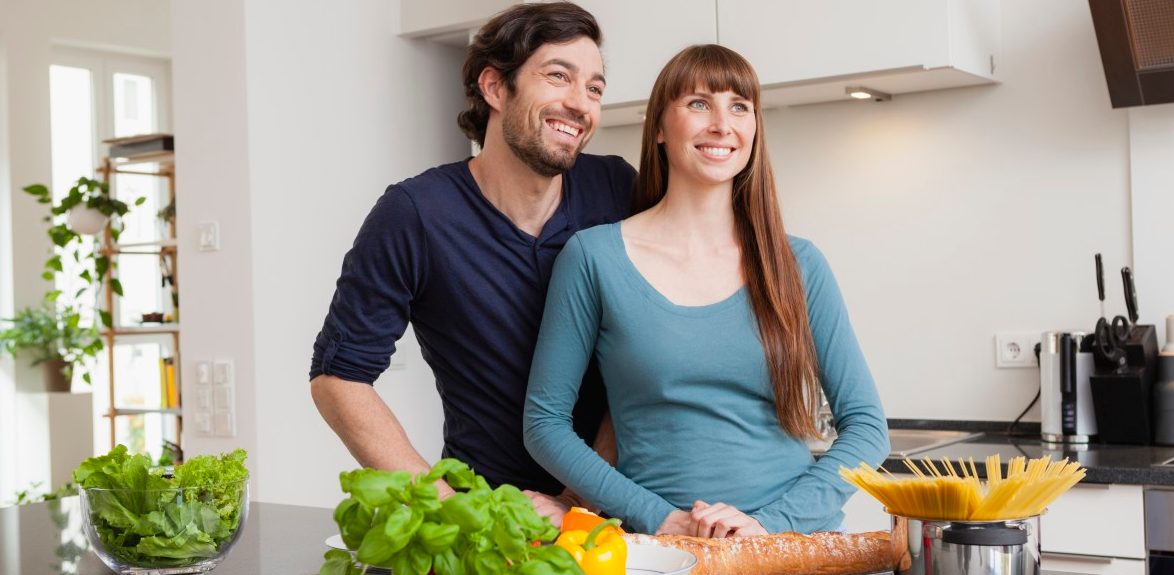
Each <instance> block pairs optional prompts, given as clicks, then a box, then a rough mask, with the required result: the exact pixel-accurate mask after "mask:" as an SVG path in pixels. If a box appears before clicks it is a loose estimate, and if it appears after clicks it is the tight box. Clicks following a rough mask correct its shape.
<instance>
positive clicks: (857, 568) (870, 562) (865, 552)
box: [624, 531, 895, 575]
mask: <svg viewBox="0 0 1174 575" xmlns="http://www.w3.org/2000/svg"><path fill="white" fill-rule="evenodd" d="M624 538H625V539H627V540H628V542H629V543H638V544H643V545H658V546H661V547H675V548H677V549H681V550H683V551H688V552H689V553H692V554H693V555H694V556H695V557H697V565H696V566H695V567H694V568H693V571H692V575H744V574H749V573H754V574H757V575H793V574H794V575H799V574H803V575H813V574H814V575H854V574H858V573H875V572H878V571H889V570H891V569H892V568H893V566H894V564H895V562H894V557H893V556H894V553H893V547H892V545H891V543H890V540H889V532H887V531H871V532H868V533H839V532H835V531H820V532H816V533H812V534H811V535H802V534H800V533H775V534H772V535H755V536H751V537H728V538H724V539H708V538H704V537H690V536H687V535H643V534H638V533H637V534H627V535H624Z"/></svg>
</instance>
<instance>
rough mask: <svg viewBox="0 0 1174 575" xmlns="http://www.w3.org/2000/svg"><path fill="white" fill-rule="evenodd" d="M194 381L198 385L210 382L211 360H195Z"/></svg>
mask: <svg viewBox="0 0 1174 575" xmlns="http://www.w3.org/2000/svg"><path fill="white" fill-rule="evenodd" d="M196 383H198V384H200V385H208V384H210V383H212V362H210V361H197V362H196Z"/></svg>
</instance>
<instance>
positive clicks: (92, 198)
mask: <svg viewBox="0 0 1174 575" xmlns="http://www.w3.org/2000/svg"><path fill="white" fill-rule="evenodd" d="M24 191H25V192H27V193H28V194H30V195H32V196H35V197H36V198H37V202H39V203H42V204H48V205H49V206H50V210H49V211H50V214H51V215H49V216H45V221H47V222H49V223H50V224H52V226H51V227H50V228H49V232H48V233H49V238H50V239H52V240H53V245H55V246H57V248H59V250H58V251H57V252H56V253H54V255H53V256H52V257H50V258H49V259H48V260H46V261H45V271H44V273H42V274H41V277H43V278H44V279H45V280H46V281H52V280H53V276H54V274H56V273H58V272H61V271H64V268H63V266H62V264H61V258H62V256H63V255H65V256H66V257H72V258H73V259H74V260H75V261H77V262H78V263H80V264H81V266H80V269H81V271H80V272H78V277H80V278H81V279H82V280H84V281H85V282H86V284H88V285H98V284H101V283H102V279H103V278H104V277H105V276H106V274H107V273H108V272H110V271H111V269H112V268H113V267H114V262H113V261H112V260H111V259H110V254H109V253H108V252H107V251H105V250H104V249H103V248H102V246H101V243H100V242H93V243H92V244H87V242H85V241H84V239H83V238H84V236H88V235H93V234H96V233H98V232H100V231H102V229H103V227H107V222H109V226H108V228H109V230H110V239H111V241H114V242H117V241H118V236H119V235H120V234H121V233H122V229H123V222H122V217H123V216H125V215H126V214H127V212H129V211H130V208H131V206H130V205H129V204H127V203H126V202H123V201H121V200H118V199H116V198H113V197H111V195H110V186H109V184H107V183H106V182H103V181H100V180H95V179H92V178H86V177H81V178H78V180H77V183H76V184H74V186H73V187H72V188H70V189H69V193H68V194H67V195H66V196H65V197H64V198H62V199H61V201H60V202H59V203H57V204H54V203H53V194H52V193H50V192H49V188H47V187H46V186H45V185H43V184H33V185H30V186H25V188H24ZM146 199H147V198H145V197H140V198H138V199H137V200H135V202H134V205H136V206H137V205H140V204H142V203H143V202H144V201H146ZM66 214H68V216H67V217H66V218H64V219H60V218H59V217H60V216H63V215H66ZM55 218H58V219H56V220H55ZM54 222H56V223H54ZM85 289H86V288H85V287H83V288H81V289H79V290H78V292H77V293H76V294H75V295H74V297H75V298H77V297H79V296H81V294H82V293H83V292H84V291H85ZM110 289H111V290H112V291H113V292H114V293H116V294H118V295H120V296H121V295H122V283H121V282H119V281H118V278H114V277H112V278H110ZM57 295H59V294H58V293H56V292H50V299H55V298H56V296H57ZM101 319H102V325H104V326H106V327H111V326H112V323H113V322H112V318H111V317H110V314H109V313H108V312H106V311H101Z"/></svg>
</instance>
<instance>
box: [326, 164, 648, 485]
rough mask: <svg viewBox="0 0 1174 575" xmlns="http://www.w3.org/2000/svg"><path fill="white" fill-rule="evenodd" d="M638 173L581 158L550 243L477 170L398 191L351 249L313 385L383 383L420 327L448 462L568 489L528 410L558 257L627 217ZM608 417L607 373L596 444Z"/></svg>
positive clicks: (596, 382) (595, 420)
mask: <svg viewBox="0 0 1174 575" xmlns="http://www.w3.org/2000/svg"><path fill="white" fill-rule="evenodd" d="M634 178H635V170H633V169H632V167H631V166H629V165H628V164H627V162H625V161H624V160H623V159H621V158H619V157H616V156H592V155H588V154H580V155H579V157H578V159H577V160H576V161H575V165H574V166H573V167H572V168H571V169H570V170H568V171H567V172H566V174H564V175H563V196H562V200H561V201H560V202H559V205H558V209H557V210H556V211H555V213H554V215H552V216H551V218H550V220H549V221H547V222H546V225H545V226H544V227H543V228H542V232H541V234H540V235H539V237H537V238H535V237H534V236H531V235H530V234H528V233H526V232H524V231H522V230H520V229H518V227H517V226H515V225H514V224H513V222H511V221H510V219H509V218H507V217H506V216H505V214H503V213H501V211H499V210H498V209H497V208H496V207H494V206H493V204H491V203H490V202H489V201H488V200H487V199H485V196H484V195H482V193H481V190H480V188H478V186H477V183H476V181H475V180H474V179H473V175H472V173H471V172H470V171H469V165H468V161H467V160H466V161H464V162H458V163H454V164H447V165H444V166H440V167H437V168H433V169H431V170H428V171H426V172H424V173H423V174H420V175H419V176H417V177H415V178H411V179H409V180H405V181H403V182H400V183H398V184H395V185H392V186H390V187H388V188H387V190H386V191H385V192H384V194H383V196H382V197H380V198H379V200H378V201H377V202H376V203H375V207H374V208H373V209H372V210H371V213H370V214H368V215H367V219H366V220H365V221H364V222H363V226H362V227H361V228H360V229H359V234H358V237H356V238H355V243H354V245H353V246H352V247H351V250H350V251H349V252H347V255H346V258H345V259H344V260H343V264H342V274H341V275H340V276H339V278H338V283H337V285H336V289H335V292H334V299H333V301H332V302H331V304H330V313H329V314H328V315H327V316H326V321H325V322H324V324H323V326H322V331H321V332H319V333H318V337H317V339H316V341H315V342H314V357H313V360H312V362H311V365H310V378H311V379H313V378H314V377H317V376H318V375H320V374H329V375H333V376H335V377H338V378H341V379H344V380H348V381H356V382H363V383H368V384H370V383H373V382H374V381H375V380H376V379H377V378H378V377H379V375H380V374H381V373H383V371H384V370H386V369H387V367H388V365H389V363H390V361H391V355H392V353H394V352H395V342H396V340H398V339H399V338H400V337H401V336H403V334H404V330H405V329H406V328H407V325H408V322H409V321H410V322H411V323H412V326H413V328H414V331H415V334H416V338H417V339H418V340H419V342H420V348H421V350H422V352H423V356H424V360H425V361H427V362H428V365H429V366H430V367H431V368H432V371H433V373H434V374H435V376H436V388H437V390H438V391H439V392H440V398H441V402H442V403H443V407H444V456H445V457H455V458H457V459H460V460H462V461H464V462H466V463H468V464H469V465H470V466H472V467H473V469H474V470H475V471H476V472H477V473H479V474H481V475H484V476H485V477H486V479H487V480H489V482H490V483H491V484H494V485H498V484H501V483H510V484H513V485H516V486H518V487H519V488H522V489H533V490H536V491H542V492H545V493H558V492H559V491H561V490H562V485H561V484H560V483H559V482H558V481H557V480H556V479H554V478H553V477H552V476H551V475H550V474H549V473H547V472H546V471H545V470H544V469H542V467H540V466H539V465H538V464H537V463H535V462H534V460H533V459H532V458H531V457H530V454H529V453H527V451H526V448H525V446H524V445H523V443H522V408H523V405H524V402H525V396H526V382H527V379H528V378H529V373H530V362H531V359H532V357H533V354H534V347H535V343H536V341H537V338H538V327H539V325H540V324H541V321H542V310H543V306H544V304H545V300H546V288H547V284H548V283H549V281H550V274H551V268H552V267H553V265H554V259H555V257H556V256H557V255H558V254H559V252H560V251H561V250H562V249H563V246H564V245H565V244H566V242H567V240H568V239H570V237H571V235H572V234H574V233H575V232H576V231H578V230H581V229H586V228H590V227H592V226H596V225H599V224H604V223H611V222H615V221H618V220H620V219H623V218H624V217H626V216H627V214H628V211H629V203H630V196H631V190H632V186H633V179H634ZM605 410H606V399H605V395H604V392H603V386H602V384H601V382H600V379H599V372H598V369H597V368H592V369H589V370H588V373H587V375H586V376H585V378H584V382H583V388H582V392H581V394H580V400H579V403H578V405H577V406H576V408H575V411H574V425H575V430H576V431H577V432H578V433H579V435H580V436H581V437H583V438H584V439H585V440H587V441H588V443H590V442H591V441H592V440H593V439H594V436H595V433H596V431H597V430H598V428H599V421H600V418H601V417H602V415H603V413H604V411H605Z"/></svg>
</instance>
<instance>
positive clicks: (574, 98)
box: [563, 86, 591, 116]
mask: <svg viewBox="0 0 1174 575" xmlns="http://www.w3.org/2000/svg"><path fill="white" fill-rule="evenodd" d="M563 105H564V106H566V108H567V109H568V110H571V111H573V112H576V113H578V114H580V115H583V116H586V115H587V112H588V111H589V110H590V109H591V98H590V97H589V96H588V95H587V87H585V86H584V87H575V88H572V89H570V90H568V91H567V96H566V98H564V99H563Z"/></svg>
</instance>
